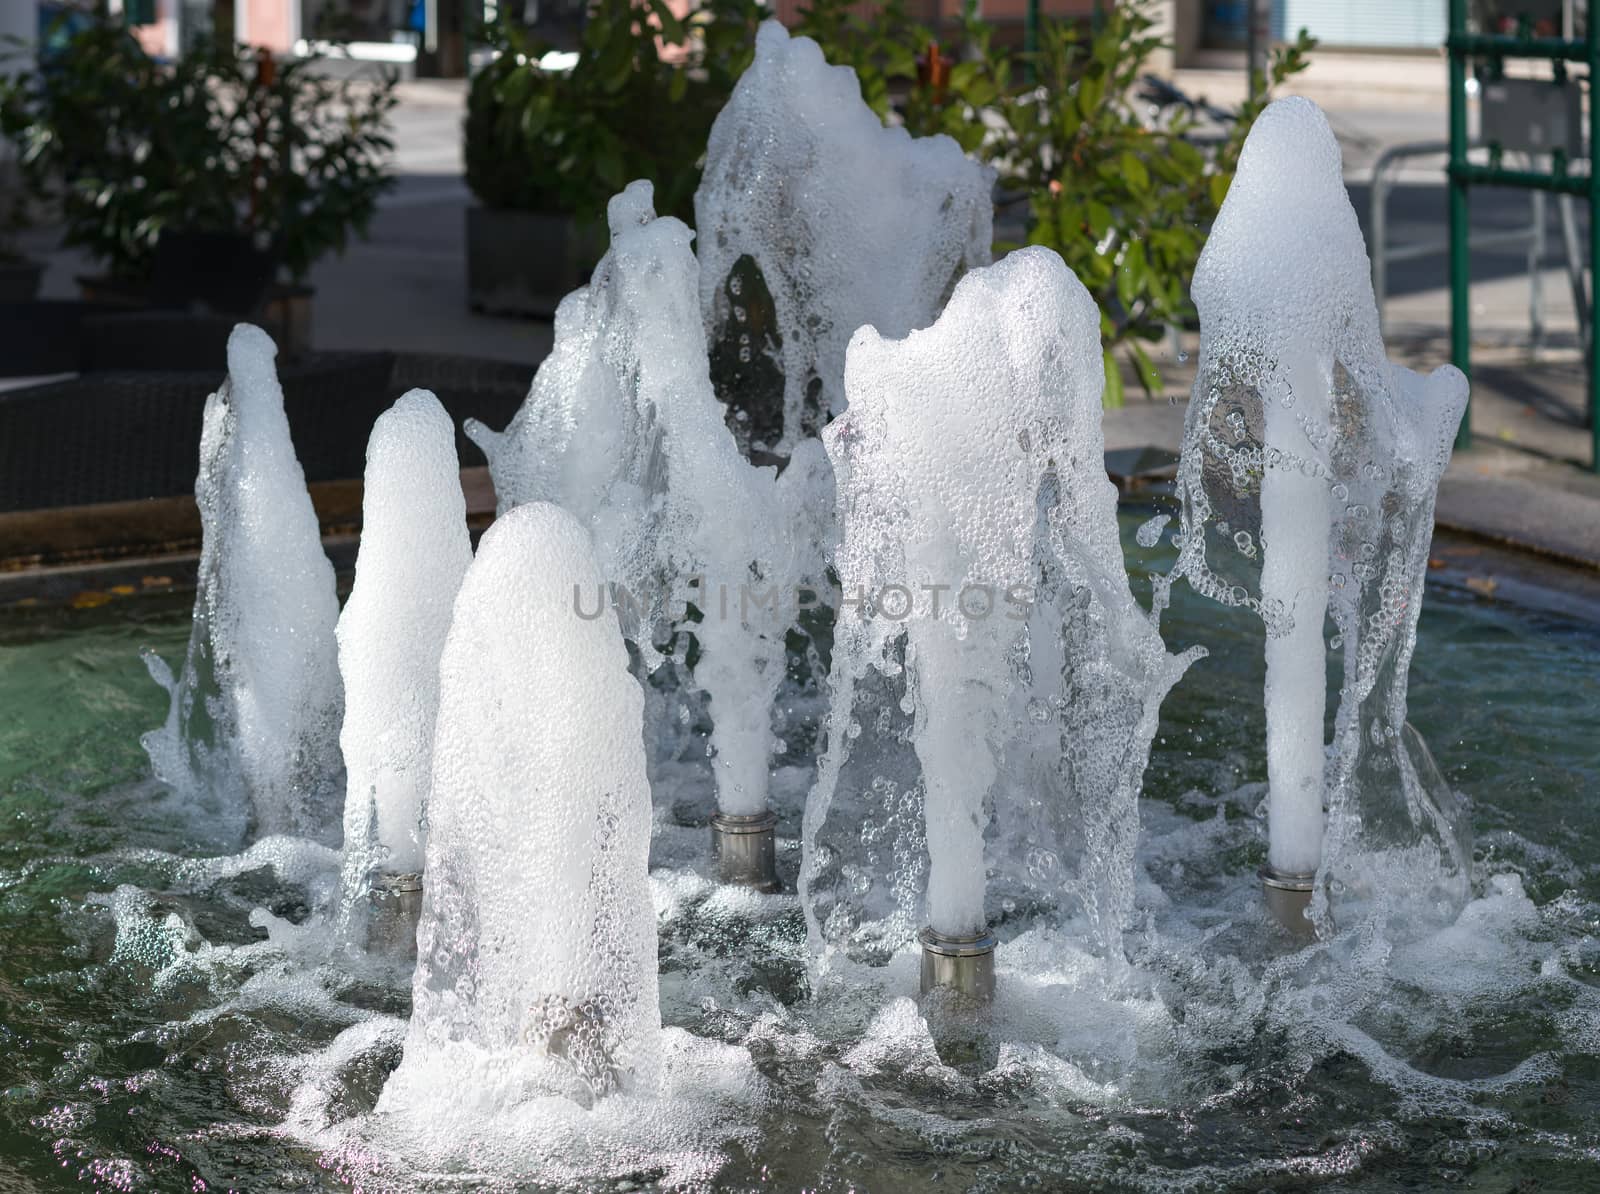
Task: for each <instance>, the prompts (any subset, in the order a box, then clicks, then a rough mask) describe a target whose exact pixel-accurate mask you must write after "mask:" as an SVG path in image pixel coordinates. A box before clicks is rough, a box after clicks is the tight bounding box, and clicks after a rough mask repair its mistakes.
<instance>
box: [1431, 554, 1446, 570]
mask: <svg viewBox="0 0 1600 1194" xmlns="http://www.w3.org/2000/svg"><path fill="white" fill-rule="evenodd" d="M1428 567H1430V568H1434V569H1438V568H1448V567H1450V565H1449V564H1447V563H1445V561H1443V560H1441V559H1440V558H1439V557H1438V556H1429V557H1428Z"/></svg>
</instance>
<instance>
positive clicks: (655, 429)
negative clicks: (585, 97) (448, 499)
mask: <svg viewBox="0 0 1600 1194" xmlns="http://www.w3.org/2000/svg"><path fill="white" fill-rule="evenodd" d="M651 204H652V191H651V187H650V184H649V183H647V182H636V183H634V184H633V185H631V186H630V187H628V189H627V190H626V191H625V192H623V193H622V194H621V195H618V196H617V197H616V198H614V199H613V200H612V202H611V205H610V209H609V212H608V214H609V218H610V224H611V237H612V239H611V247H610V249H609V251H608V252H607V253H606V255H605V257H603V258H602V259H601V261H600V264H599V265H598V266H597V267H596V269H595V274H594V278H593V280H592V281H591V283H590V284H589V286H588V287H587V288H586V289H584V290H581V291H578V292H575V293H574V294H572V295H570V296H568V298H567V299H566V300H564V301H563V303H562V305H561V311H560V314H559V316H558V319H557V327H556V337H557V339H556V346H555V349H554V351H553V352H552V353H551V356H550V359H549V360H548V361H547V362H546V363H545V364H544V365H543V366H541V367H540V370H539V373H538V375H537V376H536V377H535V379H534V383H533V388H532V390H531V391H530V393H529V396H528V400H527V401H526V402H525V403H524V405H523V407H522V408H521V410H519V411H518V413H517V415H516V417H515V418H514V419H513V420H512V423H511V425H510V426H509V427H508V428H507V429H506V431H505V432H503V433H495V432H492V431H489V430H487V429H486V428H484V427H483V426H482V425H481V424H476V423H469V424H468V427H467V433H468V434H469V435H471V436H472V437H473V439H474V441H475V442H477V443H478V444H479V445H480V446H482V447H483V449H484V451H485V453H486V454H487V455H488V457H489V461H490V468H491V470H492V472H493V475H494V481H495V489H496V491H497V492H498V493H499V494H500V495H501V508H502V509H506V508H509V507H511V506H515V505H516V504H518V503H520V502H524V501H533V500H540V501H554V502H558V503H559V504H560V505H561V506H562V507H563V508H564V509H566V510H569V511H570V512H572V514H573V515H574V516H576V517H577V518H578V520H579V521H580V522H581V523H582V524H583V525H584V526H585V528H586V529H587V530H588V531H589V533H590V535H591V538H592V540H593V543H594V547H595V552H596V556H597V558H598V560H599V561H600V565H601V569H602V572H603V574H604V576H605V578H606V580H607V581H610V582H614V583H615V584H617V585H618V586H620V591H619V592H618V594H617V605H618V608H619V613H620V614H621V617H622V625H623V629H624V631H625V633H626V634H627V636H628V637H629V639H630V640H632V641H633V642H634V644H635V645H636V646H637V647H638V650H639V653H640V656H641V658H642V660H643V661H644V664H645V666H646V667H647V668H649V669H651V670H653V669H654V668H656V667H658V666H659V665H660V664H661V663H662V662H663V661H664V659H665V656H664V655H663V653H662V651H661V650H660V646H661V645H662V644H664V643H665V642H666V640H667V639H668V638H669V637H670V636H671V635H672V633H673V632H674V630H675V629H677V628H679V627H680V626H681V627H683V628H685V629H688V630H691V631H692V633H693V634H694V636H695V638H696V639H697V640H698V644H699V658H698V662H697V664H696V666H695V669H694V684H695V685H696V686H697V687H698V688H700V689H702V690H704V691H705V692H706V693H707V694H709V696H710V698H711V717H712V722H713V730H712V744H713V746H714V748H715V751H716V756H717V759H716V775H717V792H718V803H719V805H720V806H721V808H722V809H723V811H724V812H729V813H740V814H749V813H758V812H761V811H763V810H764V809H765V808H766V806H767V785H768V766H769V758H770V755H771V750H772V729H771V718H772V703H773V698H774V695H775V693H776V691H777V687H778V684H779V682H780V681H781V679H782V677H783V665H784V632H785V630H786V629H787V627H788V625H789V624H790V621H791V620H792V616H793V610H792V594H793V590H794V588H795V584H796V577H797V576H798V575H799V573H800V572H802V571H804V570H805V569H806V565H805V561H806V560H807V559H808V558H809V556H808V549H807V548H806V546H805V536H804V533H803V529H802V530H800V531H797V530H795V529H792V528H791V526H790V525H789V515H790V512H791V510H792V509H793V507H794V505H795V504H796V503H795V501H794V500H793V499H792V498H790V497H789V496H788V494H789V491H790V490H792V489H793V488H794V487H795V486H796V485H798V484H802V483H806V484H809V483H810V482H811V481H812V480H814V476H813V474H814V470H812V469H808V468H800V469H797V470H795V472H794V473H793V474H792V478H793V479H790V480H785V481H782V482H780V481H778V480H777V478H776V476H775V471H774V470H773V469H772V468H756V467H753V466H752V465H751V464H750V463H749V462H748V461H747V460H745V459H744V457H743V456H742V455H740V452H739V449H738V445H737V444H736V443H735V442H734V439H733V436H732V435H731V434H730V433H729V431H728V429H727V427H726V425H725V423H724V420H723V408H722V406H721V404H720V403H719V402H718V401H717V399H716V396H715V394H714V393H713V392H712V389H711V381H710V369H709V365H708V363H707V358H706V351H705V343H704V336H703V333H702V329H701V324H700V315H699V306H698V299H697V295H698V278H699V272H698V266H697V264H696V262H695V258H694V254H693V253H692V251H691V249H690V242H691V239H692V234H691V233H690V231H689V229H688V228H687V227H685V226H684V225H683V223H682V222H680V221H678V220H675V219H671V218H665V219H657V218H656V216H655V212H654V210H653V208H652V205H651ZM571 596H573V595H569V598H570V597H571ZM576 596H577V598H578V600H577V604H579V605H580V606H581V607H582V608H583V609H584V610H586V611H594V610H597V609H598V608H599V607H600V606H601V605H602V604H603V600H602V598H601V595H600V594H599V593H598V592H597V591H596V590H594V589H584V590H583V591H582V592H581V593H580V594H577V595H576ZM688 603H692V604H693V605H695V606H696V608H697V609H699V611H700V613H701V615H702V617H701V620H700V621H698V622H695V623H693V624H692V625H691V624H689V623H687V622H685V621H684V616H683V610H684V607H685V605H686V604H688Z"/></svg>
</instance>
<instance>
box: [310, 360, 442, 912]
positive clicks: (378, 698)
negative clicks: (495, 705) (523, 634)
mask: <svg viewBox="0 0 1600 1194" xmlns="http://www.w3.org/2000/svg"><path fill="white" fill-rule="evenodd" d="M471 563H472V544H471V541H470V539H469V537H468V534H467V507H466V499H465V497H464V495H463V494H462V490H461V477H460V465H459V463H458V462H457V460H456V449H455V426H454V424H453V423H451V421H450V416H449V415H447V414H446V413H445V411H444V407H442V406H440V405H439V400H438V399H437V398H435V397H434V396H433V395H432V394H430V393H428V392H427V391H426V390H412V391H411V392H409V393H407V394H405V395H404V396H402V397H401V398H400V400H399V401H398V402H396V403H395V404H394V405H393V406H392V407H390V408H389V410H387V411H385V412H384V413H383V414H382V415H380V416H379V417H378V421H377V423H376V424H375V425H374V426H373V429H372V436H371V438H370V439H369V440H368V442H367V468H366V478H365V484H364V487H363V491H362V505H361V547H360V550H359V553H358V554H357V556H356V578H355V584H354V586H353V587H352V588H351V590H350V597H349V600H347V601H346V602H345V607H344V612H343V614H341V615H340V618H339V625H338V629H337V634H338V641H339V670H340V673H341V675H342V676H343V678H344V692H345V714H344V728H343V729H342V731H341V732H340V737H339V741H340V746H341V748H342V750H343V753H344V759H345V765H346V767H347V769H348V780H347V783H346V793H345V806H344V844H345V871H346V874H345V884H344V885H345V893H344V909H343V911H344V915H345V917H346V918H347V919H348V920H350V922H351V923H350V926H349V927H350V932H351V936H352V938H353V939H359V937H360V935H361V921H362V920H363V919H364V918H363V912H364V910H365V901H366V897H367V892H368V890H369V888H370V885H371V880H372V874H373V872H374V871H375V870H378V869H385V870H389V871H397V872H411V873H418V872H421V870H422V862H423V846H424V842H425V840H426V832H425V829H424V818H425V815H426V813H425V805H426V800H427V793H428V785H429V782H430V778H431V773H432V770H433V733H434V721H435V718H436V717H437V715H438V705H439V656H440V654H441V653H442V652H443V651H444V642H445V634H446V632H447V631H448V630H449V628H450V614H451V610H452V609H453V607H454V605H455V599H456V592H457V590H458V589H459V588H460V587H461V579H462V577H463V576H465V575H466V571H467V567H468V565H470V564H471Z"/></svg>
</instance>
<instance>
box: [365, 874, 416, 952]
mask: <svg viewBox="0 0 1600 1194" xmlns="http://www.w3.org/2000/svg"><path fill="white" fill-rule="evenodd" d="M370 899H371V907H370V909H369V912H368V917H367V948H368V949H370V950H372V951H373V952H374V953H384V954H389V955H390V956H392V957H397V958H415V957H416V956H417V921H418V920H420V919H421V917H422V876H421V875H418V874H416V873H414V872H397V871H384V872H382V873H380V874H379V875H378V876H377V877H375V878H374V879H373V881H372V893H371V897H370Z"/></svg>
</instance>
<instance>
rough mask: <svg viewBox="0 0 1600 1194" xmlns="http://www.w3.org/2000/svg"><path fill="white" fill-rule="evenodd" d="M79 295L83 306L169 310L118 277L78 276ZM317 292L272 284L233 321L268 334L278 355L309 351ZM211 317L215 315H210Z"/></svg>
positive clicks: (307, 288) (147, 293)
mask: <svg viewBox="0 0 1600 1194" xmlns="http://www.w3.org/2000/svg"><path fill="white" fill-rule="evenodd" d="M77 282H78V292H79V293H80V294H81V295H82V296H83V301H84V302H86V303H94V304H96V305H97V306H104V307H122V308H126V309H129V310H137V309H154V310H162V309H166V310H172V309H173V308H171V307H158V306H157V305H156V304H153V303H152V302H151V301H150V292H149V289H148V288H147V287H145V286H142V285H140V284H139V283H138V282H129V281H127V280H125V279H121V278H112V277H108V276H99V277H89V276H84V275H80V276H79V277H78V279H77ZM315 295H316V291H315V290H314V289H313V288H312V287H310V286H299V285H295V284H292V283H282V282H275V283H273V284H272V285H270V286H268V287H267V290H266V294H265V295H264V296H263V297H262V298H261V300H260V302H259V303H258V304H257V306H256V309H255V310H254V311H250V312H246V313H244V314H242V315H235V316H233V318H236V319H239V320H241V321H248V322H250V323H253V324H256V325H257V326H258V327H260V328H261V330H262V331H264V332H266V333H267V335H269V336H271V337H272V339H273V341H274V343H276V344H277V346H278V352H279V353H280V355H282V356H285V357H289V356H298V355H299V354H301V353H306V352H310V351H311V349H312V343H311V325H312V319H311V315H312V307H311V300H312V299H313V298H314V297H315ZM212 314H217V313H215V312H213V313H212Z"/></svg>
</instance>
